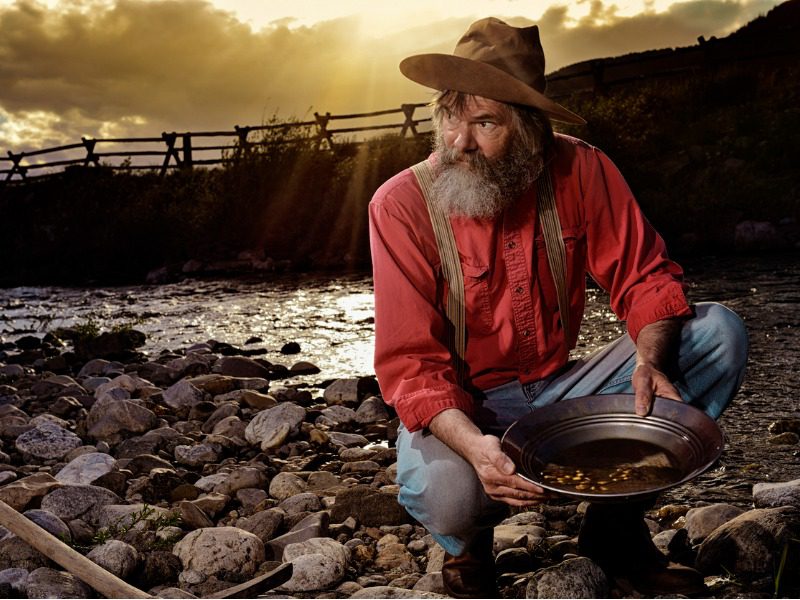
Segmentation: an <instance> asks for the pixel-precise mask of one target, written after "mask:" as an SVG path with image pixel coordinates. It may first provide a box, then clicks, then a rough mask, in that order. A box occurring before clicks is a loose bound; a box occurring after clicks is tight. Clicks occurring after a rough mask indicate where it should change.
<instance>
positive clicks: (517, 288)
mask: <svg viewBox="0 0 800 600" xmlns="http://www.w3.org/2000/svg"><path fill="white" fill-rule="evenodd" d="M514 291H515V292H516V293H517V294H521V293H522V292H523V291H524V288H523V287H522V286H521V285H518V286H517V287H515V288H514Z"/></svg>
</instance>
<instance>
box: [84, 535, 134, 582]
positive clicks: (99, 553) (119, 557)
mask: <svg viewBox="0 0 800 600" xmlns="http://www.w3.org/2000/svg"><path fill="white" fill-rule="evenodd" d="M86 558H88V559H89V560H91V561H92V562H93V563H95V564H98V565H100V566H101V567H103V568H104V569H105V570H106V571H108V572H109V573H112V574H114V575H116V576H117V577H119V578H120V579H123V580H128V579H129V578H130V576H131V575H132V574H133V572H134V571H135V570H136V567H137V565H138V563H139V553H138V552H137V551H136V548H134V547H133V546H131V545H129V544H126V543H125V542H121V541H119V540H108V541H107V542H105V543H104V544H101V545H100V546H96V547H95V548H93V549H92V550H91V551H90V552H89V553H88V554H87V555H86Z"/></svg>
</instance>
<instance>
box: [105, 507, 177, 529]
mask: <svg viewBox="0 0 800 600" xmlns="http://www.w3.org/2000/svg"><path fill="white" fill-rule="evenodd" d="M145 513H147V514H145ZM170 514H171V511H169V510H167V509H166V508H161V507H160V506H150V505H147V510H145V505H144V504H108V505H106V506H104V507H102V508H101V509H100V511H99V514H98V519H97V526H98V527H111V526H116V527H134V528H137V529H145V528H146V527H149V522H152V521H154V520H156V519H158V518H159V517H162V518H164V517H167V516H169V515H170Z"/></svg>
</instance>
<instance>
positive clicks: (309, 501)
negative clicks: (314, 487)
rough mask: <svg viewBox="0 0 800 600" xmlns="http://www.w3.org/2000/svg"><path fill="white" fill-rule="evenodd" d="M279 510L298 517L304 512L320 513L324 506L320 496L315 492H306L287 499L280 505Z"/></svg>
mask: <svg viewBox="0 0 800 600" xmlns="http://www.w3.org/2000/svg"><path fill="white" fill-rule="evenodd" d="M278 508H280V509H281V510H283V511H284V512H286V514H287V515H297V514H300V513H303V512H317V511H320V510H322V509H323V506H322V501H321V500H320V499H319V496H317V495H316V494H314V493H313V492H304V493H302V494H295V495H294V496H290V497H289V498H286V500H284V501H283V502H281V503H280V504H279V505H278Z"/></svg>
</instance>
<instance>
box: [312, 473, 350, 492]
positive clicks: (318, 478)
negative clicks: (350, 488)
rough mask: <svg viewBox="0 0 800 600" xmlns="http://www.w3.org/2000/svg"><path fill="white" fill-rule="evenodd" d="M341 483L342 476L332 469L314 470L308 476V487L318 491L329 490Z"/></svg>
mask: <svg viewBox="0 0 800 600" xmlns="http://www.w3.org/2000/svg"><path fill="white" fill-rule="evenodd" d="M341 484H342V480H341V478H340V477H338V476H337V475H335V474H333V473H331V472H330V471H314V472H313V473H310V474H309V476H308V489H309V490H313V491H317V492H319V491H323V490H328V489H330V488H334V487H337V486H340V485H341Z"/></svg>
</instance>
